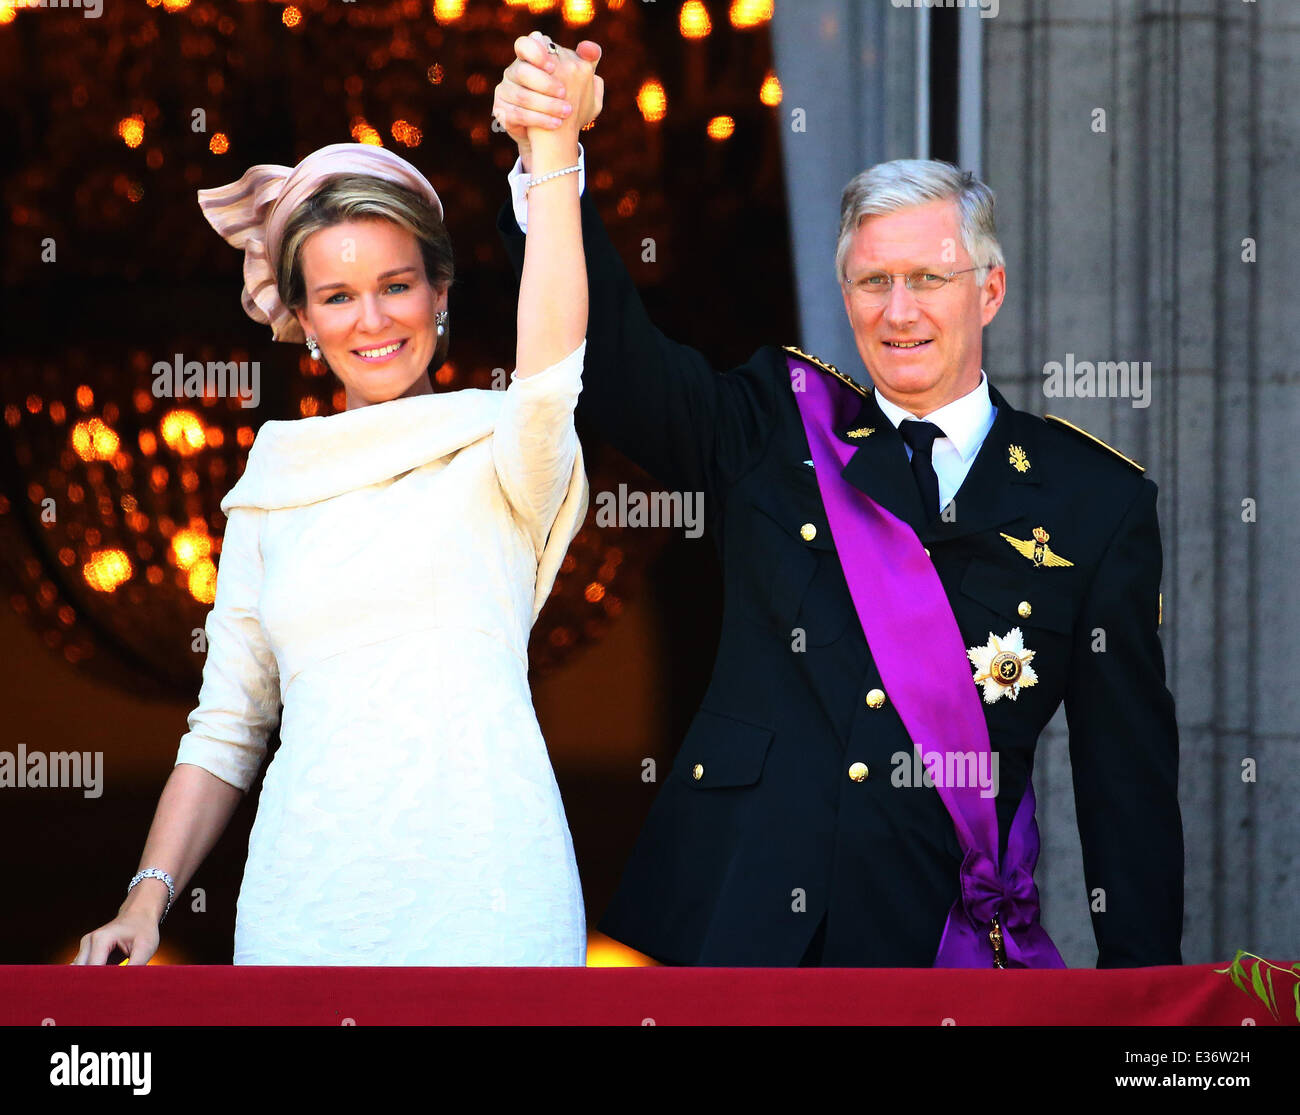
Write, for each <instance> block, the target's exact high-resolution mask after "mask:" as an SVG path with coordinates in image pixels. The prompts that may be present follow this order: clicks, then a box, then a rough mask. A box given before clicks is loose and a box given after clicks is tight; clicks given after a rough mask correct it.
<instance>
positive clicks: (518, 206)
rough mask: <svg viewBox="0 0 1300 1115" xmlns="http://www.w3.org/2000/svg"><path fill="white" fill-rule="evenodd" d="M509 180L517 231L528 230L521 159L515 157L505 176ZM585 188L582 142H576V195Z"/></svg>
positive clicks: (526, 185)
mask: <svg viewBox="0 0 1300 1115" xmlns="http://www.w3.org/2000/svg"><path fill="white" fill-rule="evenodd" d="M506 177H507V178H508V179H509V180H510V197H511V200H512V201H513V202H514V205H515V223H516V224H517V225H518V226H519V231H520V232H523V233H527V232H528V194H527V190H528V175H527V174H525V173H524V161H523V159H515V165H514V166H513V167H511V168H510V173H509V174H508V175H507V176H506ZM586 188H587V163H586V160H585V159H584V158H583V150H582V144H581V143H580V144H578V196H579V197H581V196H582V193H583V191H584V190H585V189H586Z"/></svg>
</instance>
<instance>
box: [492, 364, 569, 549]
mask: <svg viewBox="0 0 1300 1115" xmlns="http://www.w3.org/2000/svg"><path fill="white" fill-rule="evenodd" d="M586 350H587V342H586V340H585V339H584V340H583V341H582V342H581V343H580V344H579V345H578V347H577V348H575V349H574V350H573V351H572V352H571V353H569V355H568V356H566V357H564V359H562V360H560V361H559V362H558V363H555V364H552V365H551V366H550V367H548V368H544V369H543V370H542V371H540V372H537V373H536V374H534V375H531V376H524V377H522V378H520V377H518V376H517V375H515V374H513V373H512V375H511V381H510V386H509V387H507V388H506V393H505V398H504V399H503V400H502V405H501V412H500V414H499V416H498V418H497V423H496V428H495V430H494V432H493V435H492V455H493V460H494V462H495V463H496V470H497V477H498V479H499V480H500V483H501V487H502V489H503V490H504V492H505V494H506V498H507V499H508V500H509V501H510V505H511V507H512V508H513V510H514V513H515V515H516V517H517V518H518V520H519V522H520V523H521V525H522V526H523V527H524V529H525V530H526V531H527V532H528V535H529V537H530V538H531V539H532V542H533V547H534V549H535V550H536V551H537V553H538V554H540V553H541V552H542V549H543V548H544V547H545V545H546V538H547V535H548V534H549V533H550V530H551V525H552V524H553V523H554V521H555V516H556V514H557V512H558V511H559V509H560V505H561V503H563V501H564V497H565V494H566V493H567V491H568V489H569V480H570V477H571V476H572V474H573V467H574V461H575V458H576V455H577V452H578V434H577V431H576V430H575V429H574V426H573V411H574V408H575V407H576V406H577V403H578V395H579V393H580V392H581V391H582V362H583V357H584V355H585V353H586Z"/></svg>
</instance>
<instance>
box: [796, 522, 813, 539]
mask: <svg viewBox="0 0 1300 1115" xmlns="http://www.w3.org/2000/svg"><path fill="white" fill-rule="evenodd" d="M799 533H800V534H802V535H803V540H804V541H805V542H811V541H812V540H813V539H814V538H816V537H817V528H816V527H815V526H813V525H812V523H804V525H803V526H801V527H800V528H799Z"/></svg>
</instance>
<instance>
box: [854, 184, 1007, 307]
mask: <svg viewBox="0 0 1300 1115" xmlns="http://www.w3.org/2000/svg"><path fill="white" fill-rule="evenodd" d="M948 198H951V199H952V200H953V201H955V202H956V203H957V227H958V229H959V231H960V234H961V242H962V247H964V248H965V249H966V253H967V255H969V256H970V258H971V263H972V264H974V265H975V266H976V267H977V268H979V271H978V272H977V274H976V279H977V280H978V281H979V282H981V283H982V282H983V281H984V280H985V279H986V278H987V277H988V273H989V270H990V269H991V268H993V267H1002V266H1004V260H1003V258H1002V246H1001V245H1000V244H999V243H998V232H997V226H996V224H995V223H994V219H993V206H994V196H993V191H992V190H991V189H989V188H988V186H986V185H985V184H984V183H983V182H981V181H980V180H979V179H978V178H976V177H975V175H974V174H972V173H971V172H970V171H967V170H960V169H958V168H957V167H955V166H953V165H952V163H945V162H942V161H940V160H938V159H894V160H892V161H891V162H887V163H877V164H876V165H875V166H873V167H871V168H870V169H868V170H864V171H863V172H862V173H861V174H859V175H858V176H857V177H856V178H854V179H853V181H851V182H850V183H849V184H848V185H847V186H845V187H844V193H843V194H842V195H841V197H840V238H839V242H838V244H836V246H835V278H836V281H837V282H839V283H841V284H842V283H843V282H844V279H845V275H844V260H845V257H847V256H848V254H849V245H850V243H852V241H853V234H854V233H855V232H856V231H857V229H858V226H859V225H860V224H861V223H862V222H863V220H864V219H865V218H867V217H883V216H884V215H885V214H887V213H895V212H897V211H898V210H900V209H906V208H908V207H909V206H913V205H924V204H925V203H926V202H927V201H942V200H944V199H948Z"/></svg>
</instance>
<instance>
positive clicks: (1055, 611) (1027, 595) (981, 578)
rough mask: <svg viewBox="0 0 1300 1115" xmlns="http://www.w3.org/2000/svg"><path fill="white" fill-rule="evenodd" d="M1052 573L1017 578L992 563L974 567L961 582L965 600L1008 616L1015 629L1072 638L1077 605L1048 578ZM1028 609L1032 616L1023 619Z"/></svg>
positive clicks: (980, 562)
mask: <svg viewBox="0 0 1300 1115" xmlns="http://www.w3.org/2000/svg"><path fill="white" fill-rule="evenodd" d="M1051 574H1052V571H1051V570H1042V569H1032V568H1027V572H1025V573H1022V574H1020V575H1016V574H1015V573H1013V572H1012V571H1011V570H1009V569H1005V568H1003V567H1002V566H1000V565H997V564H995V563H993V562H991V561H984V560H981V559H979V558H977V559H975V560H974V561H972V562H971V563H970V566H969V567H968V568H967V570H966V573H965V575H964V576H963V577H962V580H961V591H962V595H963V596H967V597H969V598H970V599H972V600H975V601H978V602H979V603H980V604H983V605H984V607H986V608H988V609H990V610H991V611H994V612H997V613H999V614H1000V615H1003V616H1005V617H1006V618H1007V619H1008V620H1009V621H1011V625H1012V626H1014V627H1042V628H1046V629H1047V630H1048V631H1057V632H1060V633H1062V634H1068V633H1069V632H1070V631H1071V630H1073V628H1074V604H1073V602H1072V601H1071V599H1070V597H1069V596H1068V595H1067V594H1066V593H1064V592H1062V591H1061V587H1060V586H1053V585H1052V584H1051V583H1050V582H1049V581H1048V579H1047V578H1049V577H1050V576H1051ZM1022 606H1027V607H1028V610H1029V614H1028V615H1022V614H1021V613H1022V611H1023V610H1024V609H1023V608H1022Z"/></svg>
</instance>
